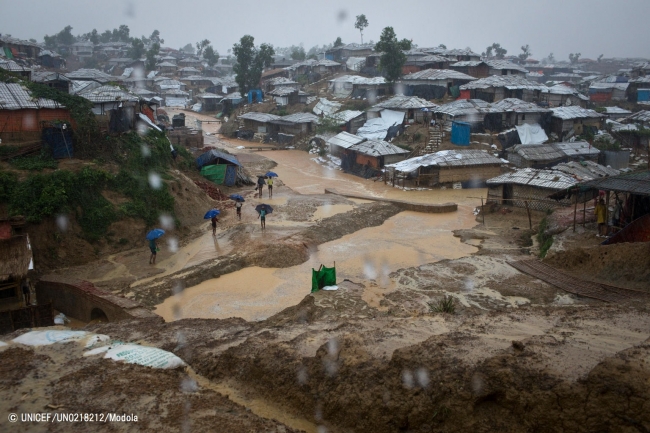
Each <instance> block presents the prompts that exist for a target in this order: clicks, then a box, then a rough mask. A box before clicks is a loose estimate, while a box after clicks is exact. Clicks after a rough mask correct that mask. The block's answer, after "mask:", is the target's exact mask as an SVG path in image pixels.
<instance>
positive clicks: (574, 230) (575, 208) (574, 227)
mask: <svg viewBox="0 0 650 433" xmlns="http://www.w3.org/2000/svg"><path fill="white" fill-rule="evenodd" d="M577 218H578V196H577V195H576V205H575V207H574V208H573V233H575V232H576V219H577Z"/></svg>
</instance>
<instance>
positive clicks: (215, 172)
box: [201, 164, 228, 185]
mask: <svg viewBox="0 0 650 433" xmlns="http://www.w3.org/2000/svg"><path fill="white" fill-rule="evenodd" d="M227 168H228V166H227V165H226V164H215V165H205V166H203V168H201V176H203V177H205V178H206V179H208V180H211V181H212V182H214V183H216V184H217V185H221V184H223V180H224V179H225V178H226V169H227Z"/></svg>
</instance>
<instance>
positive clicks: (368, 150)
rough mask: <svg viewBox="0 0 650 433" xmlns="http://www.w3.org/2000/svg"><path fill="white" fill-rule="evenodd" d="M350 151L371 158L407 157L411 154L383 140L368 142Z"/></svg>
mask: <svg viewBox="0 0 650 433" xmlns="http://www.w3.org/2000/svg"><path fill="white" fill-rule="evenodd" d="M350 150H354V151H355V152H358V153H362V154H364V155H370V156H386V155H405V154H407V153H409V151H408V150H404V149H402V148H401V147H397V146H395V145H394V144H391V143H389V142H387V141H383V140H366V141H363V142H361V143H359V144H355V145H354V146H351V147H350Z"/></svg>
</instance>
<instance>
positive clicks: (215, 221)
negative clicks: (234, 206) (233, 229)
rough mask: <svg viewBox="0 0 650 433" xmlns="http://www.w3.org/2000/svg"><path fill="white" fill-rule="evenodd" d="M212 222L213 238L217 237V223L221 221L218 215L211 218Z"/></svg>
mask: <svg viewBox="0 0 650 433" xmlns="http://www.w3.org/2000/svg"><path fill="white" fill-rule="evenodd" d="M210 221H211V222H212V236H216V235H217V223H218V222H219V219H218V218H217V216H216V215H213V216H212V218H210Z"/></svg>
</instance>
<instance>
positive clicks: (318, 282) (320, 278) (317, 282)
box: [311, 266, 336, 293]
mask: <svg viewBox="0 0 650 433" xmlns="http://www.w3.org/2000/svg"><path fill="white" fill-rule="evenodd" d="M335 285H336V268H326V267H325V266H321V268H320V269H319V270H318V271H317V270H315V269H313V268H312V270H311V292H312V293H314V292H318V291H319V290H320V289H322V288H323V287H325V286H335Z"/></svg>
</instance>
